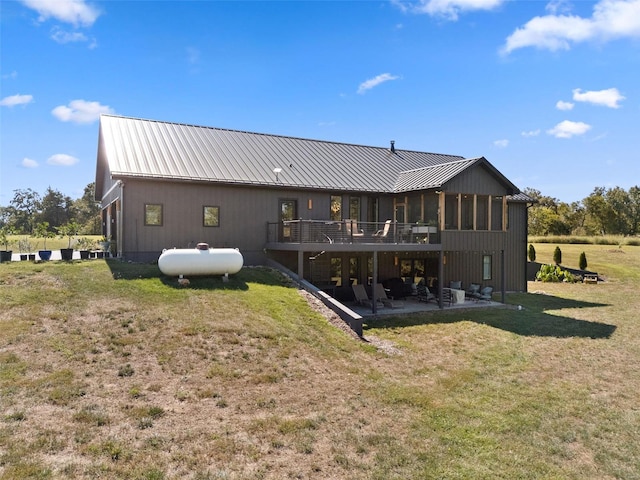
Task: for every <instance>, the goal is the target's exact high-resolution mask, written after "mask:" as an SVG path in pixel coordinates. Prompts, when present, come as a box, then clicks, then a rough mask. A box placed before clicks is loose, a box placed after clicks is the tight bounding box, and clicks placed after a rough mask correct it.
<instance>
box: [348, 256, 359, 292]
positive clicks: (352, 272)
mask: <svg viewBox="0 0 640 480" xmlns="http://www.w3.org/2000/svg"><path fill="white" fill-rule="evenodd" d="M359 278H360V259H359V258H358V257H351V258H349V281H350V282H351V285H356V284H358V283H360V282H359V281H358V279H359Z"/></svg>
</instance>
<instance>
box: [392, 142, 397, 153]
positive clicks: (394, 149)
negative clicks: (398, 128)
mask: <svg viewBox="0 0 640 480" xmlns="http://www.w3.org/2000/svg"><path fill="white" fill-rule="evenodd" d="M391 153H396V141H395V140H391Z"/></svg>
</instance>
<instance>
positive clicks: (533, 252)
mask: <svg viewBox="0 0 640 480" xmlns="http://www.w3.org/2000/svg"><path fill="white" fill-rule="evenodd" d="M529 261H530V262H535V261H536V249H535V248H534V246H533V243H530V244H529Z"/></svg>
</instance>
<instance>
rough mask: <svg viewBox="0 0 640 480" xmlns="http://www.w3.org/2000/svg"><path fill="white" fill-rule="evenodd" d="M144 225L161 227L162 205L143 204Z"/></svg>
mask: <svg viewBox="0 0 640 480" xmlns="http://www.w3.org/2000/svg"><path fill="white" fill-rule="evenodd" d="M144 224H145V225H151V226H162V205H161V204H159V203H145V205H144Z"/></svg>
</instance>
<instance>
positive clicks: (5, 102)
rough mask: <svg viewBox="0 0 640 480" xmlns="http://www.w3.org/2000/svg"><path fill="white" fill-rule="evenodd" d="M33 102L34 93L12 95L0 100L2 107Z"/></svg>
mask: <svg viewBox="0 0 640 480" xmlns="http://www.w3.org/2000/svg"><path fill="white" fill-rule="evenodd" d="M31 102H33V95H20V94H18V95H10V96H8V97H4V98H3V99H2V100H0V106H2V107H15V106H16V105H26V104H27V103H31Z"/></svg>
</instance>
